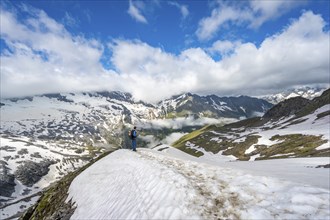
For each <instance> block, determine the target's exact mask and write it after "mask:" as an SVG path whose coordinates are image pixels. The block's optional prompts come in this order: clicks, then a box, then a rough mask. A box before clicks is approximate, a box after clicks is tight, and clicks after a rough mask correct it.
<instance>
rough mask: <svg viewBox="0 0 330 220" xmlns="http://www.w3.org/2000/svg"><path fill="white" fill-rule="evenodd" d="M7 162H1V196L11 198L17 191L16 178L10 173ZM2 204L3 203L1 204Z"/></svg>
mask: <svg viewBox="0 0 330 220" xmlns="http://www.w3.org/2000/svg"><path fill="white" fill-rule="evenodd" d="M7 165H8V164H7V163H6V162H5V161H2V160H0V196H5V197H10V196H11V194H12V193H13V192H14V191H15V185H16V184H15V177H14V175H13V174H10V173H9V168H8V167H7ZM0 203H1V202H0Z"/></svg>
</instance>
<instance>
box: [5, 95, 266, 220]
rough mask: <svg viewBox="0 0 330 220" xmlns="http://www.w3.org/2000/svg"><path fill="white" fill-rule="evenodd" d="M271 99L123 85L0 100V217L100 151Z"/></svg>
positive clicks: (224, 117)
mask: <svg viewBox="0 0 330 220" xmlns="http://www.w3.org/2000/svg"><path fill="white" fill-rule="evenodd" d="M271 106H272V105H271V104H269V103H268V102H266V101H264V100H261V99H257V98H252V97H217V96H207V97H201V96H198V95H193V94H183V95H180V96H175V97H173V98H171V99H167V100H165V101H162V102H160V103H156V104H148V103H144V102H141V101H140V102H137V101H134V99H133V97H132V96H131V95H130V94H128V93H122V92H95V93H68V94H45V95H39V96H31V97H23V98H11V99H2V100H1V108H0V110H1V128H0V132H1V137H0V138H1V139H0V140H1V149H0V150H1V160H0V177H1V178H0V196H1V197H0V202H1V218H9V217H11V216H14V215H16V214H17V215H20V213H21V212H22V211H24V210H25V209H26V208H28V207H29V206H31V205H32V204H34V203H35V202H36V200H37V199H38V198H39V195H40V193H41V191H42V190H43V189H44V188H45V187H48V186H49V185H50V184H51V183H54V182H56V181H58V180H60V179H61V178H62V177H64V176H65V175H66V174H68V173H70V172H73V171H75V170H77V169H79V168H80V167H82V166H83V165H85V164H88V163H89V162H90V161H91V160H93V159H95V158H97V157H98V156H99V155H101V154H102V153H103V152H106V151H109V150H113V149H118V148H129V147H130V142H129V139H128V137H127V132H128V129H131V128H132V126H133V125H137V126H138V131H139V147H148V146H154V145H156V144H158V143H168V144H169V143H171V142H173V141H175V140H176V139H178V138H180V137H181V136H182V135H184V134H187V133H188V132H191V131H193V130H196V129H199V128H201V127H203V126H204V125H205V124H209V123H216V124H219V123H220V124H224V123H228V122H233V121H237V120H239V119H240V118H248V117H251V116H253V115H261V114H263V113H264V112H265V111H266V110H268V109H269V108H270V107H271Z"/></svg>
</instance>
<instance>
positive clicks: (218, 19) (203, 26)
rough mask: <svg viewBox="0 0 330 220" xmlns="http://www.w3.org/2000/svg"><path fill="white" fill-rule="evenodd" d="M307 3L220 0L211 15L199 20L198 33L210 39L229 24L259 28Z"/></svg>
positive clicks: (201, 37) (280, 0)
mask: <svg viewBox="0 0 330 220" xmlns="http://www.w3.org/2000/svg"><path fill="white" fill-rule="evenodd" d="M302 4H305V2H304V1H287V0H277V1H259V0H251V1H249V2H248V4H237V5H233V4H228V3H226V2H223V1H219V2H218V4H217V5H216V7H215V8H214V9H213V10H212V12H211V15H210V16H208V17H205V18H202V19H201V20H200V21H199V24H198V29H197V30H196V35H197V37H198V39H200V40H210V39H211V38H213V37H214V36H215V35H216V34H217V33H218V32H219V31H220V30H221V29H222V28H224V27H226V26H227V27H228V24H231V25H235V26H242V25H247V26H248V27H249V28H253V29H256V28H259V27H260V26H262V25H263V24H264V23H265V22H267V21H269V20H272V19H275V18H277V17H280V16H281V15H282V14H284V13H286V12H288V11H289V10H290V9H292V8H295V7H297V6H299V5H302Z"/></svg>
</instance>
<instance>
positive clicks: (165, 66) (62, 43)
mask: <svg viewBox="0 0 330 220" xmlns="http://www.w3.org/2000/svg"><path fill="white" fill-rule="evenodd" d="M28 11H29V13H30V14H29V15H28V16H27V19H25V20H20V19H18V18H17V16H16V14H15V12H14V11H10V10H5V9H3V8H1V13H0V16H1V17H0V21H1V29H0V30H1V33H0V34H1V39H2V40H3V42H4V44H5V45H6V47H4V48H3V50H2V53H1V66H0V71H1V96H2V97H15V96H28V95H34V94H42V93H54V92H78V91H86V92H87V91H104V90H108V91H113V90H121V91H125V92H131V93H132V94H133V96H134V97H135V98H136V99H141V100H144V101H150V102H157V101H159V100H161V99H163V98H168V97H170V96H172V95H176V94H180V93H183V92H192V93H198V94H211V93H213V94H218V95H235V94H237V95H239V94H245V95H255V94H256V95H262V92H263V93H264V94H265V93H269V91H270V90H271V91H273V90H281V89H284V88H288V87H293V86H299V85H306V84H322V83H323V84H324V83H325V84H327V85H329V32H328V31H324V27H325V26H326V23H325V21H324V20H323V19H322V17H321V16H320V15H317V14H314V13H313V12H311V11H307V12H304V13H303V14H302V15H301V16H300V18H299V19H296V20H293V21H292V23H290V24H288V25H287V26H286V28H285V29H283V30H282V31H281V32H279V33H277V34H275V35H273V36H269V37H268V38H266V39H264V41H263V42H262V43H261V45H260V46H257V45H255V44H254V43H251V42H238V41H235V42H231V41H216V42H215V43H214V44H213V46H212V47H211V48H200V47H196V48H187V49H185V50H183V51H181V52H179V53H178V54H172V53H169V52H166V51H164V50H163V49H161V48H158V47H153V46H150V45H149V44H147V43H145V42H142V41H139V40H123V39H121V40H118V39H117V40H114V41H112V42H111V43H108V44H106V45H104V44H102V43H101V42H99V41H98V40H95V39H86V38H85V37H83V36H79V35H72V34H71V33H69V32H68V31H67V30H66V28H65V27H64V26H63V25H62V24H60V23H58V22H57V21H55V20H54V19H52V18H50V17H49V16H47V14H46V13H45V12H43V11H41V10H28ZM105 47H109V49H110V50H111V52H112V53H111V54H112V55H111V57H109V62H111V64H112V67H113V69H112V70H106V69H105V68H104V67H103V66H102V63H101V61H100V60H101V59H104V57H102V55H103V52H104V50H105ZM212 53H220V54H221V55H225V56H223V57H222V59H220V60H219V61H216V60H214V59H213V58H212Z"/></svg>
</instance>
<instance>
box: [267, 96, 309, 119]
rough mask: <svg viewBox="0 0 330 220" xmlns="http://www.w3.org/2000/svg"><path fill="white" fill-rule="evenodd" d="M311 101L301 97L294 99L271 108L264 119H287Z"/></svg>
mask: <svg viewBox="0 0 330 220" xmlns="http://www.w3.org/2000/svg"><path fill="white" fill-rule="evenodd" d="M310 102H311V101H310V100H308V99H305V98H302V97H294V98H291V99H288V100H285V101H283V102H280V103H279V104H277V105H275V106H274V107H272V108H271V109H270V110H268V111H267V112H266V113H265V115H264V118H272V119H278V118H281V117H287V116H290V115H294V114H296V113H297V112H299V111H300V110H301V109H302V108H304V107H305V106H306V105H308V104H309V103H310Z"/></svg>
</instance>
